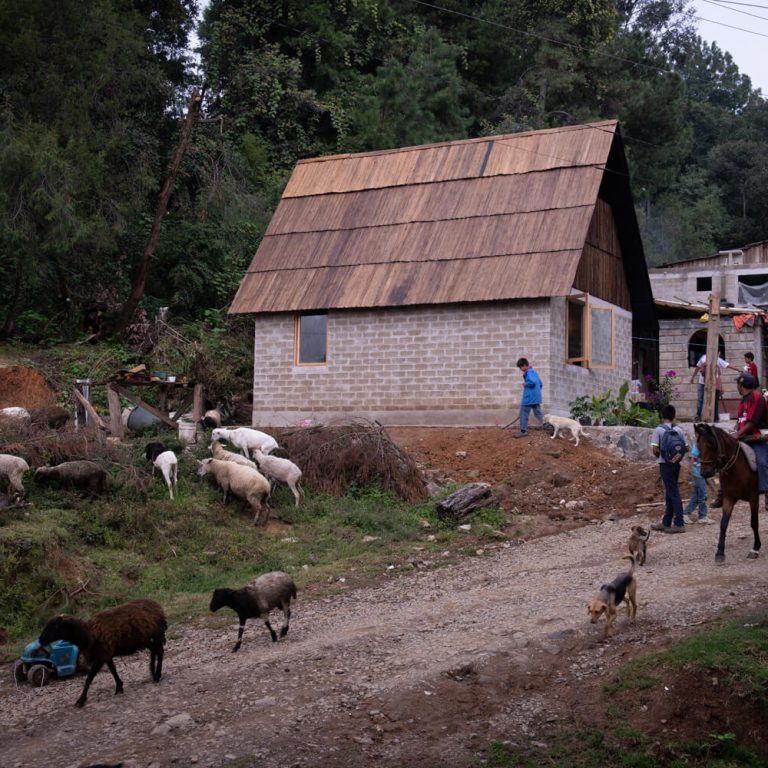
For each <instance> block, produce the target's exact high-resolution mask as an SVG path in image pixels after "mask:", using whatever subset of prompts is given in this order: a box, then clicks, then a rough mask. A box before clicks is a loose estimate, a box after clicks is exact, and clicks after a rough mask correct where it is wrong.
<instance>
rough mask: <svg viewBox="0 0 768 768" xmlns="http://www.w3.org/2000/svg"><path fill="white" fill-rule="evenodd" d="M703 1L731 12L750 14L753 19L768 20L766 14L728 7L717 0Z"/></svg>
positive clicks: (743, 14)
mask: <svg viewBox="0 0 768 768" xmlns="http://www.w3.org/2000/svg"><path fill="white" fill-rule="evenodd" d="M703 1H704V2H705V3H709V4H710V5H714V6H715V8H720V10H722V11H731V12H732V13H740V14H741V15H742V16H751V17H752V18H753V19H762V20H763V21H768V16H758V15H757V14H756V13H750V12H749V11H742V10H740V9H739V8H729V7H728V6H727V5H722V4H721V3H718V2H717V0H703Z"/></svg>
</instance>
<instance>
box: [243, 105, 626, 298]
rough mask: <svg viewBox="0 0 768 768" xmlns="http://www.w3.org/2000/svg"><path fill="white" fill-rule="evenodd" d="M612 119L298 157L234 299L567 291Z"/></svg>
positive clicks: (602, 168)
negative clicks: (313, 156) (367, 150)
mask: <svg viewBox="0 0 768 768" xmlns="http://www.w3.org/2000/svg"><path fill="white" fill-rule="evenodd" d="M616 130H617V123H616V121H615V120H610V121H605V122H600V123H592V124H590V125H580V126H570V127H565V128H556V129H551V130H545V131H535V132H529V133H519V134H512V135H507V136H488V137H484V138H481V139H470V140H468V141H453V142H446V143H442V144H431V145H427V146H420V147H407V148H403V149H396V150H388V151H382V152H368V153H364V154H358V155H334V156H331V157H319V158H315V159H312V160H302V161H300V162H299V163H297V165H296V168H295V169H294V171H293V174H292V175H291V178H290V180H289V181H288V185H287V186H286V188H285V192H284V193H283V196H282V198H281V200H280V203H279V205H278V207H277V210H276V211H275V214H274V216H273V217H272V220H271V222H270V224H269V227H268V228H267V231H266V233H265V235H264V237H263V239H262V241H261V244H260V246H259V249H258V251H257V252H256V255H255V256H254V258H253V260H252V262H251V264H250V266H249V268H248V271H247V272H246V275H245V277H244V279H243V281H242V283H241V285H240V288H239V290H238V292H237V294H236V296H235V299H234V301H233V304H232V307H231V309H230V312H231V313H246V312H281V311H298V310H318V309H331V308H352V307H359V308H363V307H384V306H403V305H413V304H436V303H439V304H443V303H454V302H465V301H493V300H499V299H516V298H535V297H544V296H563V295H567V294H568V293H569V292H570V289H571V286H572V285H573V281H574V276H575V274H576V269H577V267H578V264H579V259H580V257H581V253H582V249H583V247H584V242H585V239H586V236H587V232H588V229H589V225H590V222H591V220H592V215H593V212H594V208H595V204H596V202H597V198H598V191H599V189H600V185H601V182H602V179H603V175H604V173H605V166H606V163H607V161H608V156H609V152H610V150H611V145H612V142H613V139H614V134H615V133H616Z"/></svg>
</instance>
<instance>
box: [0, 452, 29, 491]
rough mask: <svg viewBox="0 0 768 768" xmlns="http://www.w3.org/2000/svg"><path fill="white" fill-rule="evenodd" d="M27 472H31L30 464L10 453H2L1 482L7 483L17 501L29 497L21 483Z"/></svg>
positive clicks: (0, 465)
mask: <svg viewBox="0 0 768 768" xmlns="http://www.w3.org/2000/svg"><path fill="white" fill-rule="evenodd" d="M25 472H29V464H27V462H26V461H24V459H22V458H21V457H19V456H13V455H12V454H10V453H0V480H4V481H5V482H7V484H8V485H9V486H10V488H11V489H12V490H13V492H14V494H15V496H16V498H17V499H23V498H24V497H25V496H26V495H27V492H26V491H25V490H24V485H23V484H22V482H21V480H22V478H23V477H24V473H25Z"/></svg>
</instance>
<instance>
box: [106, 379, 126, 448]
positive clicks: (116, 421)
mask: <svg viewBox="0 0 768 768" xmlns="http://www.w3.org/2000/svg"><path fill="white" fill-rule="evenodd" d="M107 402H108V403H109V431H110V432H111V433H112V434H113V435H114V436H115V437H122V436H123V434H124V432H123V420H122V418H121V416H122V414H121V413H120V395H118V394H117V392H115V390H114V389H113V388H112V387H111V386H110V385H109V384H107Z"/></svg>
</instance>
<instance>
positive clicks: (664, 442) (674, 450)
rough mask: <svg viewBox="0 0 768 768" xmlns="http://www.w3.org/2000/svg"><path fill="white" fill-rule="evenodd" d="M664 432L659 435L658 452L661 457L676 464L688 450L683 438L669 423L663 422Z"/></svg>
mask: <svg viewBox="0 0 768 768" xmlns="http://www.w3.org/2000/svg"><path fill="white" fill-rule="evenodd" d="M663 427H664V434H663V435H662V436H661V445H659V453H660V454H661V458H662V459H664V461H666V462H668V463H669V464H677V463H678V462H679V461H681V460H682V458H683V456H685V454H686V453H687V451H688V446H686V444H685V438H684V437H683V436H682V435H681V434H680V432H678V431H677V430H676V429H674V428H673V427H672V426H671V425H670V424H664V425H663Z"/></svg>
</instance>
